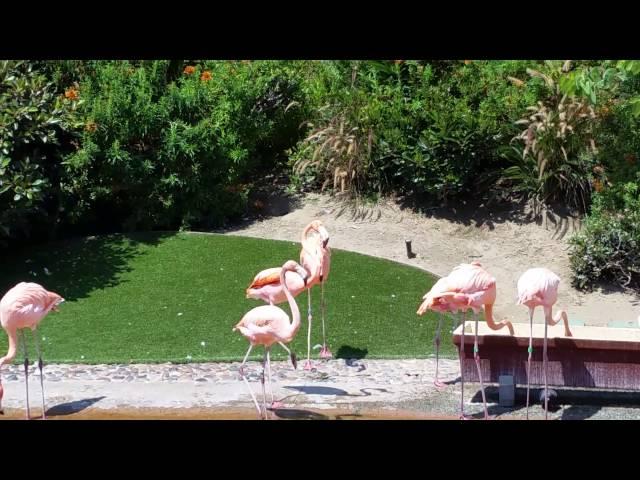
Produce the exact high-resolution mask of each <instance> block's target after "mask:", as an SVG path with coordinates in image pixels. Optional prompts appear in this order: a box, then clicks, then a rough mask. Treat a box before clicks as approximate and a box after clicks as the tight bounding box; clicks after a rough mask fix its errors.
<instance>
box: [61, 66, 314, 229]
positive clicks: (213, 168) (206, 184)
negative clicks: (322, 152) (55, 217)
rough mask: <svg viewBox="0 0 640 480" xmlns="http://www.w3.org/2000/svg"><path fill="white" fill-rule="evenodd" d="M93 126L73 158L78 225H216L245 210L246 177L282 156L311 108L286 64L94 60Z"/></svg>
mask: <svg viewBox="0 0 640 480" xmlns="http://www.w3.org/2000/svg"><path fill="white" fill-rule="evenodd" d="M92 67H93V72H94V73H93V74H91V75H87V76H85V78H84V80H83V81H82V82H81V84H80V90H81V92H82V94H83V97H84V98H85V99H86V103H85V104H84V109H83V113H84V115H85V116H86V118H87V128H86V129H85V131H84V133H83V138H82V141H81V148H80V149H79V150H78V151H77V152H75V153H74V154H73V155H70V156H69V157H68V158H67V160H66V162H65V166H66V179H67V183H66V188H67V193H68V195H69V199H70V201H72V202H73V203H74V204H76V205H77V208H76V210H75V214H76V217H75V218H74V221H76V222H81V221H84V222H95V221H96V219H97V218H99V217H101V216H102V214H103V213H104V212H109V214H110V216H111V218H112V219H113V220H114V226H112V228H116V226H117V225H121V226H122V227H123V228H125V229H128V230H131V229H147V228H174V227H180V226H184V227H187V226H205V227H206V226H211V225H217V224H220V223H222V222H224V221H225V220H227V219H229V218H233V217H235V216H238V215H240V214H242V212H243V211H244V208H245V202H246V196H247V193H248V192H247V191H246V190H243V189H242V188H240V187H238V185H239V184H240V182H241V180H243V179H245V177H247V176H248V175H250V174H251V173H255V172H257V171H258V170H260V169H265V168H271V166H272V165H271V164H272V163H273V161H274V160H275V161H277V160H278V158H279V157H281V158H284V150H286V149H287V148H289V147H291V145H293V144H294V143H295V142H296V141H297V139H298V137H299V135H300V133H299V131H298V125H299V124H300V122H301V121H302V118H303V116H304V110H303V109H301V108H300V107H299V106H300V105H302V104H304V100H303V98H302V93H301V91H300V88H299V81H298V78H297V77H296V69H295V65H292V64H290V63H285V62H253V63H252V62H193V63H192V64H186V65H185V64H183V65H180V69H179V71H178V74H177V77H176V76H175V74H172V73H171V71H172V70H175V66H172V62H168V61H153V62H120V61H119V62H94V64H93V66H92Z"/></svg>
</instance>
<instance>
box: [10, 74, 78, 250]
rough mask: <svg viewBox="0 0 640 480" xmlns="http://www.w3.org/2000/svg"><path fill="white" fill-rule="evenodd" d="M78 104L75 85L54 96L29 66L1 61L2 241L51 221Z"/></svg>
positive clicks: (49, 85)
mask: <svg viewBox="0 0 640 480" xmlns="http://www.w3.org/2000/svg"><path fill="white" fill-rule="evenodd" d="M79 105H80V101H79V100H78V99H77V90H76V89H75V88H74V87H71V86H70V88H68V89H67V91H66V92H65V94H64V95H57V92H56V90H55V87H54V85H53V83H52V82H49V81H48V80H47V78H46V77H45V76H44V75H43V74H42V72H41V71H39V70H38V69H35V68H34V67H33V65H31V64H30V63H28V62H21V61H2V62H0V236H4V238H5V239H7V238H9V239H11V238H13V239H16V238H25V237H27V236H29V235H30V234H31V233H32V231H33V229H34V228H35V227H36V225H40V228H41V229H42V230H44V231H46V230H47V229H50V228H51V227H52V226H53V225H51V222H54V223H55V219H56V218H57V213H58V212H57V207H58V205H57V202H56V201H55V199H56V197H57V193H58V190H59V186H58V184H56V180H57V179H58V175H59V172H58V167H59V162H60V157H61V155H62V154H63V152H64V151H69V150H70V148H71V145H70V144H69V141H70V138H69V135H70V132H72V131H73V130H74V129H75V128H76V127H77V125H76V123H75V120H74V111H75V110H76V108H77V107H78V106H79ZM47 201H48V202H47ZM48 213H53V215H52V216H48Z"/></svg>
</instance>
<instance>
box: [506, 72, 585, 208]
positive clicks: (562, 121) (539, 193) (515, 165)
mask: <svg viewBox="0 0 640 480" xmlns="http://www.w3.org/2000/svg"><path fill="white" fill-rule="evenodd" d="M550 63H551V64H552V65H553V62H550ZM527 73H528V74H529V75H530V76H531V77H532V78H534V79H537V80H540V79H541V80H542V81H543V83H544V86H545V87H546V89H547V93H546V96H545V98H544V100H540V101H538V102H537V104H536V105H535V106H530V107H528V108H527V109H528V110H529V113H528V114H527V115H526V116H525V117H524V118H522V119H520V120H518V121H517V122H516V123H517V124H518V125H521V126H524V127H525V128H524V130H523V131H521V132H520V134H518V135H517V136H516V137H515V138H514V140H515V141H518V142H520V143H521V144H522V148H518V147H516V148H514V149H511V150H508V151H509V152H510V153H513V152H514V151H515V152H517V153H518V155H516V156H514V155H505V159H507V160H510V162H509V163H511V165H510V166H507V167H506V168H504V170H503V171H502V175H501V177H500V183H504V184H507V185H508V186H510V187H511V189H512V191H515V192H517V193H520V194H523V195H524V196H526V197H530V198H531V199H533V201H534V205H535V206H537V207H539V206H540V205H542V204H550V203H553V202H558V201H562V202H564V203H566V204H567V205H569V206H570V207H572V208H578V209H580V210H581V211H582V212H585V211H586V210H587V207H588V205H589V202H590V194H591V179H592V174H593V167H594V166H595V155H596V154H597V150H596V145H595V140H594V138H595V133H594V126H595V125H597V121H596V118H597V117H596V113H595V110H594V108H593V107H592V106H591V105H590V104H589V103H588V102H587V101H586V100H584V99H581V98H579V97H575V96H568V95H567V94H564V95H563V94H562V92H561V88H560V84H561V83H562V81H563V79H564V77H563V76H562V75H563V73H562V69H560V68H557V66H556V68H551V69H549V70H548V71H547V74H545V73H542V72H540V71H537V70H532V69H529V70H528V71H527ZM590 92H591V90H590Z"/></svg>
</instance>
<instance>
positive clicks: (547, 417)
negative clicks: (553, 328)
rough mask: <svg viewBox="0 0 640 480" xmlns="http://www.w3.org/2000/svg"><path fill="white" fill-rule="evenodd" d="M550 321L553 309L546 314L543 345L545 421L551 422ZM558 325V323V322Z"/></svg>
mask: <svg viewBox="0 0 640 480" xmlns="http://www.w3.org/2000/svg"><path fill="white" fill-rule="evenodd" d="M550 321H553V320H552V318H551V308H549V309H548V312H545V322H544V343H543V344H542V363H543V366H542V374H543V376H544V419H545V420H549V411H548V408H549V386H548V383H547V368H548V365H549V364H548V359H547V327H548V324H549V322H550ZM556 323H557V322H556Z"/></svg>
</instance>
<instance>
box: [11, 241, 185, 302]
mask: <svg viewBox="0 0 640 480" xmlns="http://www.w3.org/2000/svg"><path fill="white" fill-rule="evenodd" d="M175 234H176V233H175V232H140V233H132V234H127V235H121V234H115V235H104V236H90V237H85V238H71V239H66V240H60V241H56V242H52V243H47V244H39V245H25V246H23V247H21V248H16V249H14V250H12V251H11V253H10V254H9V253H8V252H5V253H4V254H3V255H2V257H0V261H1V262H2V267H3V268H2V274H1V275H0V291H7V290H8V289H9V288H11V286H12V285H14V284H16V283H18V282H22V281H33V282H38V283H43V284H44V285H45V287H46V288H47V289H48V290H51V291H54V292H56V293H59V294H60V295H62V296H63V297H64V298H65V299H66V300H67V301H75V300H78V299H81V298H86V297H87V296H88V295H89V294H90V293H91V292H93V291H95V290H100V289H103V288H108V287H114V286H116V285H118V284H119V283H122V281H123V279H122V276H123V274H125V273H127V272H130V271H131V267H129V264H130V262H131V260H133V259H134V258H135V257H137V256H139V255H143V254H144V253H143V251H141V250H140V246H142V245H146V246H158V245H159V244H160V243H161V242H162V241H163V240H164V239H166V238H168V237H171V236H173V235H175Z"/></svg>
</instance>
